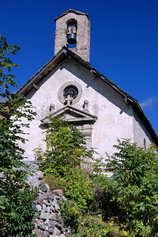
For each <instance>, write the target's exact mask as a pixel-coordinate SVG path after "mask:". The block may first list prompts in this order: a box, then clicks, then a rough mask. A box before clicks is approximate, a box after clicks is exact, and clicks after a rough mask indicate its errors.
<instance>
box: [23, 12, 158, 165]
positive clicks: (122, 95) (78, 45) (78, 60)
mask: <svg viewBox="0 0 158 237" xmlns="http://www.w3.org/2000/svg"><path fill="white" fill-rule="evenodd" d="M55 22H56V31H55V47H54V48H55V52H54V57H53V58H51V59H50V60H49V62H47V63H46V64H45V65H44V66H43V67H42V68H40V70H39V71H38V72H37V73H36V74H35V75H33V77H32V78H31V79H30V80H29V81H28V82H27V83H26V84H25V85H24V86H23V87H22V88H21V89H20V90H19V91H18V92H19V93H22V94H23V95H25V97H26V98H27V99H28V100H30V101H31V102H32V105H33V108H34V110H35V112H36V116H35V118H34V120H33V121H31V122H30V128H27V129H26V131H25V132H26V133H28V134H29V135H26V138H27V139H28V141H27V142H26V144H25V145H24V149H25V151H26V153H25V156H26V157H27V159H28V160H32V161H33V160H35V152H34V151H35V149H36V148H37V147H40V148H41V149H45V142H44V138H45V134H46V133H45V132H46V129H47V127H48V125H49V123H50V118H62V119H64V120H66V121H69V122H70V123H72V124H74V125H75V126H76V127H77V128H78V129H80V130H81V132H82V133H83V134H84V136H85V137H86V142H87V147H93V148H94V149H95V150H96V156H98V157H103V156H105V154H106V153H108V154H109V155H111V154H112V153H113V152H114V147H113V145H114V144H117V142H118V139H122V138H124V139H130V141H131V142H135V143H137V144H138V145H139V146H141V147H144V148H147V147H148V146H150V144H155V145H158V137H157V135H156V133H155V131H154V129H153V128H152V126H151V124H150V122H149V120H148V119H147V117H146V116H145V114H144V112H143V111H142V109H141V107H140V105H139V103H138V102H137V101H136V100H135V99H134V98H132V97H131V96H130V95H128V94H127V93H126V92H125V91H123V90H122V89H121V88H119V87H118V86H117V85H116V84H114V83H113V82H112V81H110V80H109V79H108V78H107V77H106V76H105V75H103V74H101V73H100V72H99V71H98V70H97V69H96V68H94V67H93V66H92V65H91V64H90V40H91V38H90V30H91V24H90V18H89V16H88V14H86V13H84V12H80V11H76V10H73V9H70V10H68V11H65V12H64V13H63V14H61V15H60V16H58V17H57V18H56V19H55ZM93 56H94V55H93ZM101 63H103V62H101Z"/></svg>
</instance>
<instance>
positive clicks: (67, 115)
mask: <svg viewBox="0 0 158 237" xmlns="http://www.w3.org/2000/svg"><path fill="white" fill-rule="evenodd" d="M58 118H59V119H63V120H64V121H67V122H70V123H74V124H86V123H89V124H90V123H91V124H93V123H94V122H95V121H96V119H97V117H96V116H94V115H92V114H90V113H88V112H85V111H82V110H79V109H76V108H74V107H72V106H64V107H63V108H61V109H59V110H57V111H56V112H54V113H53V114H51V115H49V116H48V117H46V118H44V119H43V120H42V121H41V122H42V124H43V125H47V124H49V123H50V122H51V120H52V119H58Z"/></svg>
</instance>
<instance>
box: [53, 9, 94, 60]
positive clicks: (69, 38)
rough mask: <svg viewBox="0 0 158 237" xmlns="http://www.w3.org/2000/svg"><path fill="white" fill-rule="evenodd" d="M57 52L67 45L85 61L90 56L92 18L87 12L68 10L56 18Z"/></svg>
mask: <svg viewBox="0 0 158 237" xmlns="http://www.w3.org/2000/svg"><path fill="white" fill-rule="evenodd" d="M55 21H56V33H55V54H57V53H58V51H59V50H60V49H61V48H62V47H63V46H67V47H68V48H69V49H70V50H72V51H73V52H74V53H76V54H78V55H79V56H80V57H81V58H83V59H84V60H85V61H88V62H89V57H90V20H89V16H88V15H87V14H86V13H83V12H79V11H76V10H72V9H70V10H68V11H66V12H64V13H63V14H62V15H60V16H58V17H57V18H56V19H55Z"/></svg>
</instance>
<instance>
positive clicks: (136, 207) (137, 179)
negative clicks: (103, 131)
mask: <svg viewBox="0 0 158 237" xmlns="http://www.w3.org/2000/svg"><path fill="white" fill-rule="evenodd" d="M115 148H117V150H118V152H116V153H115V154H114V156H113V157H112V158H111V159H109V161H108V164H107V167H108V169H109V170H110V171H112V172H113V176H112V178H111V183H110V185H109V187H110V188H108V187H106V189H105V193H104V195H105V196H104V198H105V199H104V201H105V200H106V202H105V203H106V205H105V212H106V207H107V205H109V202H110V203H111V204H112V205H113V207H115V211H116V210H117V212H115V213H114V212H113V214H114V215H115V217H116V216H117V218H118V220H119V222H120V223H122V224H124V225H125V226H126V228H127V229H128V230H129V231H130V233H131V236H150V237H151V236H154V237H155V236H158V235H157V233H158V155H157V153H156V151H155V149H154V148H153V147H150V148H149V149H147V150H144V149H143V148H140V147H138V146H137V145H136V144H130V143H129V142H128V141H126V140H125V141H122V142H119V144H118V145H117V146H115ZM107 197H108V198H107ZM132 233H134V234H133V235H132Z"/></svg>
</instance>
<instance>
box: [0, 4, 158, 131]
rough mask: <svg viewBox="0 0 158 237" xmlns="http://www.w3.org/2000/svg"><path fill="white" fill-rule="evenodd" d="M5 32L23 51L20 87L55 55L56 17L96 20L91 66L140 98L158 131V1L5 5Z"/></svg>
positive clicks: (1, 17)
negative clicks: (72, 12) (82, 15)
mask: <svg viewBox="0 0 158 237" xmlns="http://www.w3.org/2000/svg"><path fill="white" fill-rule="evenodd" d="M0 1H1V3H0V5H1V14H0V29H1V32H0V33H1V34H2V35H4V36H6V37H7V39H8V41H9V42H10V43H12V44H17V45H19V46H20V47H21V50H20V51H19V52H18V54H17V55H16V56H15V58H14V61H16V62H17V63H18V64H19V65H20V67H19V68H18V69H16V71H15V74H16V76H17V80H18V86H19V87H20V86H22V85H23V84H24V83H25V82H26V81H27V80H28V79H30V77H31V76H32V75H33V74H34V73H35V72H36V71H37V70H38V69H39V68H40V67H41V66H42V65H43V64H45V63H47V61H48V60H49V59H50V58H51V57H52V56H53V55H54V32H55V23H54V18H55V17H56V16H58V15H59V14H61V13H62V12H64V11H65V10H67V9H70V8H73V9H76V10H80V11H83V12H86V13H88V14H89V15H90V17H91V21H92V22H91V24H92V31H91V64H92V65H93V66H94V67H95V68H97V69H98V70H99V71H100V72H101V73H103V74H105V75H106V76H107V77H109V78H110V79H111V80H112V81H113V82H114V83H116V84H117V85H118V86H119V87H121V88H122V89H124V90H125V91H126V92H128V93H129V94H130V95H131V96H132V97H134V98H135V99H137V100H138V101H139V102H140V104H141V105H142V107H143V109H144V111H145V114H146V115H147V117H148V118H149V120H150V121H151V123H152V125H153V127H154V128H155V130H156V132H158V93H157V91H158V82H157V81H158V1H157V0H109V1H106V0H101V1H100V0H98V1H96V0H93V1H92V0H91V1H89V0H87V1H86V0H80V1H74V0H73V1H72V0H69V1H64V0H63V1H57V0H38V1H37V0H14V1H13V0H5V1H2V0H0Z"/></svg>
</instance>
